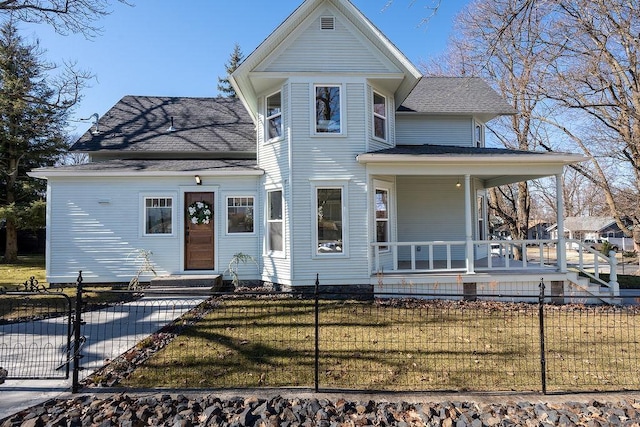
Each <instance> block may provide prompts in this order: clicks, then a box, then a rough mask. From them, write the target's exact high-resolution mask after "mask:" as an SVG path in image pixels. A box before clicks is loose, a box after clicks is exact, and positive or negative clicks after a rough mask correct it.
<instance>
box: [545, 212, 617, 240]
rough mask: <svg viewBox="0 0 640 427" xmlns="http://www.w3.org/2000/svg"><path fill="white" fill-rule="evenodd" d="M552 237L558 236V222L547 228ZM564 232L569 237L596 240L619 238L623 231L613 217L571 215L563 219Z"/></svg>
mask: <svg viewBox="0 0 640 427" xmlns="http://www.w3.org/2000/svg"><path fill="white" fill-rule="evenodd" d="M548 231H549V233H550V235H551V238H552V239H557V238H558V224H553V225H551V226H550V227H549V228H548ZM564 233H565V236H566V237H568V238H569V239H577V240H598V239H602V238H609V237H615V238H621V237H624V232H623V231H622V230H621V229H620V227H619V226H618V224H617V223H616V220H615V219H614V218H613V217H608V216H607V217H600V216H571V217H567V218H565V219H564Z"/></svg>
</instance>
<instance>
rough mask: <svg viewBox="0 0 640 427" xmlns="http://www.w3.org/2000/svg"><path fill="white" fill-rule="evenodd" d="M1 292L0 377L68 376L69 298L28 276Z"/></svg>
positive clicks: (69, 347)
mask: <svg viewBox="0 0 640 427" xmlns="http://www.w3.org/2000/svg"><path fill="white" fill-rule="evenodd" d="M18 289H21V290H19V291H12V292H2V293H0V372H1V373H2V375H1V376H0V377H1V378H0V379H59V378H69V363H68V361H69V360H70V359H71V356H72V355H71V326H72V322H71V313H72V307H71V300H70V298H69V297H68V296H67V295H65V294H64V293H61V292H48V291H47V290H46V289H44V288H43V287H42V286H39V285H38V282H37V280H35V279H34V278H33V277H31V279H30V280H28V281H26V282H25V283H24V285H22V286H19V287H18Z"/></svg>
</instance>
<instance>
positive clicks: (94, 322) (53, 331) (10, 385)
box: [0, 295, 206, 419]
mask: <svg viewBox="0 0 640 427" xmlns="http://www.w3.org/2000/svg"><path fill="white" fill-rule="evenodd" d="M205 299H206V296H200V295H199V296H182V295H168V296H163V295H147V296H145V297H144V298H141V299H139V300H136V301H133V302H129V303H125V304H119V305H116V306H113V307H108V308H105V309H102V310H96V311H91V312H86V313H84V314H83V320H84V321H85V322H86V325H85V326H83V327H82V335H83V336H84V337H86V342H85V343H84V345H83V347H82V350H81V354H82V355H83V358H82V359H81V366H82V367H83V368H84V369H83V370H82V371H81V373H80V378H84V377H87V376H89V375H91V374H92V373H93V372H95V371H96V370H97V369H100V368H101V367H102V366H104V364H105V361H108V360H110V359H113V358H115V357H117V356H118V355H120V354H122V353H124V352H125V351H126V350H128V349H129V348H131V347H133V346H134V345H135V344H136V343H138V342H139V341H140V340H142V339H143V338H145V337H147V336H149V335H150V334H152V333H154V332H156V331H157V330H159V329H160V328H162V327H163V326H165V325H167V324H169V323H171V322H172V321H173V320H175V319H177V318H179V317H180V316H182V315H183V314H184V313H186V312H187V311H189V310H191V309H192V308H194V307H196V306H197V305H198V304H200V303H201V302H203V301H204V300H205ZM66 321H67V320H66V317H64V318H63V317H58V318H51V319H44V320H39V321H36V322H30V323H31V324H28V323H20V324H11V325H0V337H1V339H0V346H4V348H3V351H2V360H0V366H3V367H5V369H8V370H9V372H10V374H9V375H10V376H14V377H26V376H29V370H30V369H33V365H34V364H41V363H42V361H60V363H63V362H64V361H65V360H66V351H65V349H66V338H65V337H66V333H67V332H66V331H67V324H66ZM5 327H6V329H5ZM9 327H10V329H9ZM34 331H45V332H46V334H45V333H44V332H40V333H38V332H34ZM6 343H9V344H6ZM58 364H59V363H58ZM56 367H57V366H54V364H49V365H48V366H47V367H46V368H45V370H44V371H42V370H39V371H38V372H39V375H38V376H40V377H48V376H50V377H60V376H61V373H60V372H59V371H56ZM41 369H42V368H41ZM47 370H48V372H47ZM71 386H72V383H71V379H70V378H69V379H67V380H65V379H53V380H23V379H20V380H6V382H5V383H4V384H2V385H0V419H3V418H6V417H7V416H9V415H12V414H14V413H16V412H18V411H20V410H22V409H25V408H28V407H30V406H33V405H36V404H39V403H42V402H45V401H47V400H49V399H52V398H56V397H60V396H65V395H71Z"/></svg>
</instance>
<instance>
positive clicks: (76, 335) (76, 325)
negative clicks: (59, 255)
mask: <svg viewBox="0 0 640 427" xmlns="http://www.w3.org/2000/svg"><path fill="white" fill-rule="evenodd" d="M81 326H82V271H79V272H78V279H77V281H76V313H75V317H74V321H73V378H72V384H71V392H72V393H78V391H79V390H80V382H79V374H80V358H81V357H82V356H81V355H80V337H81V333H80V332H81V331H80V327H81Z"/></svg>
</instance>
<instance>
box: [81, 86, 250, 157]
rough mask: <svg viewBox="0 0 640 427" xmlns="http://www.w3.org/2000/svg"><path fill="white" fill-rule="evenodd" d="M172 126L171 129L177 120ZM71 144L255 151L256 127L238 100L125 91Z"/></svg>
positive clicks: (92, 148)
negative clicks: (148, 94) (144, 94)
mask: <svg viewBox="0 0 640 427" xmlns="http://www.w3.org/2000/svg"><path fill="white" fill-rule="evenodd" d="M172 118H173V129H174V130H169V128H170V127H171V125H172ZM94 131H95V128H94V127H92V129H91V130H89V131H87V132H86V133H85V134H84V135H83V136H82V137H81V138H80V139H79V140H78V141H77V142H76V143H75V144H74V145H73V146H72V147H71V149H72V150H74V151H82V152H99V151H119V152H125V153H137V152H144V153H183V154H181V155H183V156H194V155H195V156H197V157H200V156H201V155H203V153H207V155H215V154H216V153H222V152H224V153H234V152H235V153H237V152H248V153H253V152H255V150H256V147H255V144H256V141H255V127H254V125H253V122H252V121H251V118H250V117H249V115H248V114H247V110H246V109H245V108H244V106H243V105H242V103H241V102H240V101H239V100H237V99H230V98H184V97H155V96H125V97H124V98H122V99H121V100H120V101H118V103H117V104H116V105H114V106H113V107H112V108H111V109H110V110H109V111H108V112H107V113H106V114H105V115H104V116H102V117H101V118H100V120H99V122H98V132H97V133H95V132H94Z"/></svg>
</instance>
